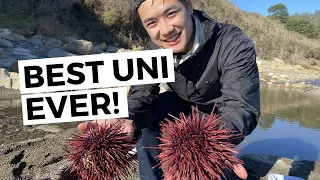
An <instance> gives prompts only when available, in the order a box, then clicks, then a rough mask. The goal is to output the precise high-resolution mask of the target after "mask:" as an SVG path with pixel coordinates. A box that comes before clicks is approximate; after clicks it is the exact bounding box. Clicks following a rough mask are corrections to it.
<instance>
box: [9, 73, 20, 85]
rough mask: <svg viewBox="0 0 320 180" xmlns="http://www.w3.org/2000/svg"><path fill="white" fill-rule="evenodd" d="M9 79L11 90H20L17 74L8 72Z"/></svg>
mask: <svg viewBox="0 0 320 180" xmlns="http://www.w3.org/2000/svg"><path fill="white" fill-rule="evenodd" d="M9 77H10V78H11V89H20V80H19V74H18V73H16V72H9Z"/></svg>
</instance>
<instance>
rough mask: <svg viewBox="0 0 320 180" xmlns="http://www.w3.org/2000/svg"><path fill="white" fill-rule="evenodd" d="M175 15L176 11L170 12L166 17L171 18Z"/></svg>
mask: <svg viewBox="0 0 320 180" xmlns="http://www.w3.org/2000/svg"><path fill="white" fill-rule="evenodd" d="M176 14H177V12H176V11H172V12H170V13H169V14H168V16H169V17H173V16H174V15H176Z"/></svg>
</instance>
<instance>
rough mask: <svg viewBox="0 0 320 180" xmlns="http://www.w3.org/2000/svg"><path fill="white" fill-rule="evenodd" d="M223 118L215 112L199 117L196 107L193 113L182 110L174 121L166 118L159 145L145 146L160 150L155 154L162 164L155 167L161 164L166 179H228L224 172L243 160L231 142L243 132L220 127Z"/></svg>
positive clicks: (162, 126) (162, 124)
mask: <svg viewBox="0 0 320 180" xmlns="http://www.w3.org/2000/svg"><path fill="white" fill-rule="evenodd" d="M212 112H213V111H212ZM221 118H222V117H219V118H218V117H217V115H213V113H211V114H210V115H208V116H202V118H200V116H199V114H198V109H197V108H193V109H192V116H191V115H189V116H187V117H186V116H185V115H184V114H183V113H181V114H180V119H178V118H175V122H172V121H170V120H168V119H165V122H163V123H161V131H162V134H161V137H158V139H159V140H160V141H161V143H160V145H159V147H144V148H154V149H159V150H161V153H160V154H159V155H158V156H156V158H159V159H160V163H159V164H158V165H156V166H155V167H154V168H156V167H159V166H161V168H162V170H163V176H164V179H165V180H175V179H180V180H214V179H222V177H223V178H224V179H225V178H226V176H225V174H224V173H226V172H227V171H232V170H233V165H234V164H242V163H243V162H242V161H241V160H240V159H238V158H237V157H236V156H235V155H234V153H239V151H238V150H237V149H236V148H235V145H234V144H232V143H230V142H231V141H232V140H235V139H236V138H239V137H240V135H236V134H232V131H230V130H226V129H223V128H221V124H220V122H219V121H218V120H220V119H221Z"/></svg>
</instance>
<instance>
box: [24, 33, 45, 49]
mask: <svg viewBox="0 0 320 180" xmlns="http://www.w3.org/2000/svg"><path fill="white" fill-rule="evenodd" d="M26 42H28V43H31V44H35V45H40V46H42V45H43V42H42V36H41V35H34V36H32V37H31V38H30V39H28V40H27V41H26Z"/></svg>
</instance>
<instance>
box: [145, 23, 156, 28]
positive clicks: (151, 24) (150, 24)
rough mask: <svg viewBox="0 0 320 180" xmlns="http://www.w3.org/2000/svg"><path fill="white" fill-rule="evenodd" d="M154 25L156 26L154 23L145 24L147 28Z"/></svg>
mask: <svg viewBox="0 0 320 180" xmlns="http://www.w3.org/2000/svg"><path fill="white" fill-rule="evenodd" d="M154 24H156V23H155V22H149V23H148V24H147V26H148V27H150V26H154Z"/></svg>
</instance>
